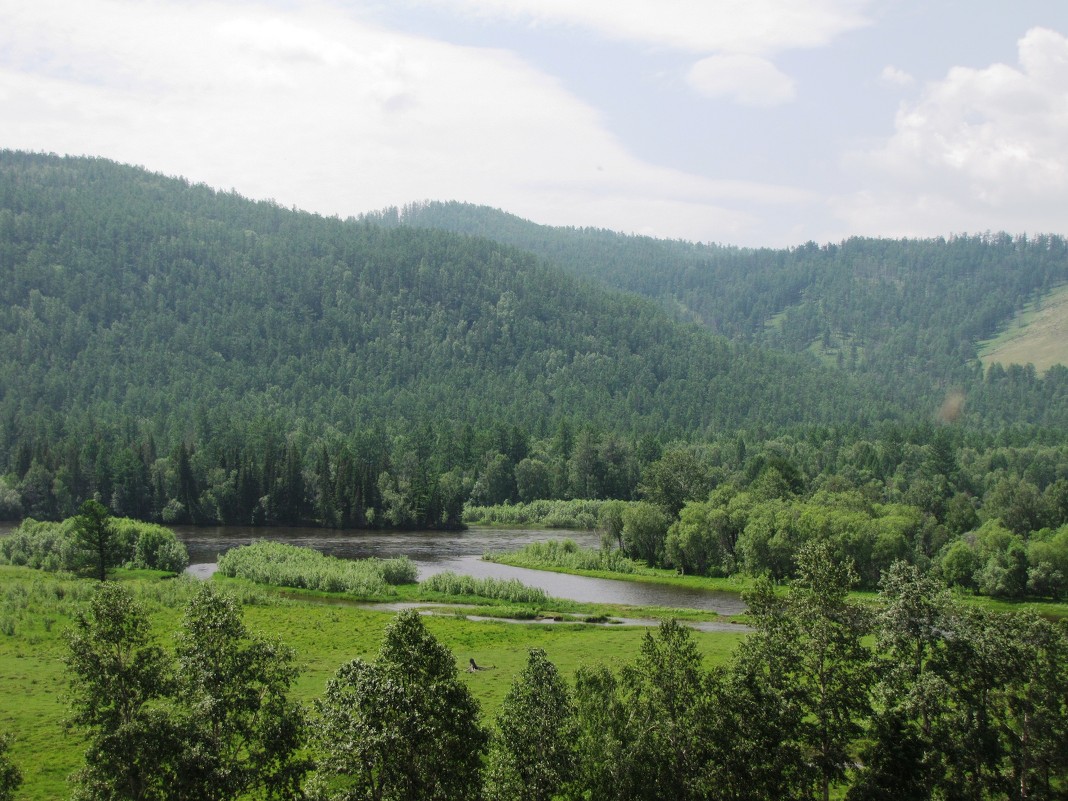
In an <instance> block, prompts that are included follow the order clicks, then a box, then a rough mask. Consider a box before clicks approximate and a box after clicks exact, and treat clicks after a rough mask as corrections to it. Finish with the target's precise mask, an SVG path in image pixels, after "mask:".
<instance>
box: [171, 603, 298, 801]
mask: <svg viewBox="0 0 1068 801" xmlns="http://www.w3.org/2000/svg"><path fill="white" fill-rule="evenodd" d="M175 654H176V657H177V679H176V690H175V698H176V700H177V701H178V702H179V704H180V712H179V715H180V720H181V728H182V733H183V738H184V740H185V744H184V748H183V752H182V759H181V764H180V766H179V769H178V777H177V781H176V784H175V788H174V789H175V793H176V797H180V798H186V799H204V801H226V800H228V799H237V798H241V797H245V796H248V795H254V796H257V797H263V798H296V797H298V796H299V790H300V786H301V782H302V779H303V776H304V774H305V773H306V772H307V770H308V768H309V767H310V764H309V763H308V762H307V760H306V759H305V758H304V757H303V756H302V755H301V754H300V749H301V747H302V746H303V743H304V737H305V712H304V709H303V707H302V706H301V705H300V704H298V703H297V702H295V701H293V700H292V699H291V698H290V697H289V693H290V690H291V688H292V685H293V682H294V680H295V679H296V677H297V674H298V670H297V667H296V665H295V664H294V653H293V651H292V650H291V649H290V648H288V647H286V646H284V645H282V644H281V643H279V642H276V641H272V640H266V639H262V638H260V637H257V636H254V635H252V634H250V633H249V632H248V630H247V629H246V628H245V625H244V623H243V621H242V620H241V614H240V610H239V608H238V605H237V602H236V600H235V599H234V598H233V596H231V595H227V594H224V593H222V592H219V591H218V590H216V589H214V588H213V587H212V586H211V585H210V584H205V585H204V586H203V587H202V588H201V589H200V591H199V592H197V594H196V595H195V596H194V597H193V599H192V600H191V601H190V602H189V605H188V607H187V608H186V612H185V615H184V617H183V620H182V625H181V627H180V629H179V632H178V634H177V636H176V646H175Z"/></svg>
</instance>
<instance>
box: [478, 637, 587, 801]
mask: <svg viewBox="0 0 1068 801" xmlns="http://www.w3.org/2000/svg"><path fill="white" fill-rule="evenodd" d="M575 733H576V729H575V720H574V708H573V706H572V703H571V697H570V693H569V691H568V688H567V684H566V683H565V682H564V679H563V677H562V676H561V675H560V673H559V671H558V670H557V669H556V666H555V665H554V664H553V663H552V662H550V661H549V659H548V658H547V657H546V655H545V651H543V650H542V649H540V648H532V649H531V650H530V652H529V653H528V655H527V664H526V666H525V667H524V668H523V670H522V671H521V672H520V673H519V674H518V675H517V676H516V678H515V679H514V680H513V682H512V686H511V688H510V689H509V690H508V694H507V695H506V696H505V697H504V702H503V703H502V704H501V710H500V712H499V713H498V714H497V730H496V732H495V733H494V736H493V737H492V738H491V740H490V749H489V758H488V760H487V767H486V775H487V778H486V798H488V799H495V800H498V799H499V801H513V800H514V801H551V800H552V799H553V798H554V797H556V796H557V795H558V794H559V793H560V791H561V789H562V788H563V787H564V786H566V785H567V784H568V783H569V782H570V781H571V780H572V778H573V776H574V771H575V761H576V750H575V741H574V738H575Z"/></svg>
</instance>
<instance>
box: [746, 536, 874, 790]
mask: <svg viewBox="0 0 1068 801" xmlns="http://www.w3.org/2000/svg"><path fill="white" fill-rule="evenodd" d="M856 581H857V576H856V573H855V572H854V571H853V569H852V566H851V565H850V564H848V563H843V562H840V561H837V560H836V559H835V558H834V557H833V554H832V551H831V549H830V547H829V545H828V544H827V543H826V542H819V543H815V542H814V543H810V544H807V545H805V546H804V547H802V548H801V549H800V550H799V551H798V579H797V582H796V583H795V585H794V586H793V587H792V588H791V591H790V593H789V594H788V595H786V596H777V595H776V594H774V593H773V592H772V591H771V588H770V586H768V585H767V584H766V583H762V584H761V585H759V586H758V588H757V589H756V590H755V591H754V592H753V593H751V594H749V595H747V596H746V601H747V603H748V604H749V614H750V615H751V617H752V619H753V625H754V627H755V628H756V633H755V634H753V635H752V636H751V637H750V638H749V639H748V640H746V642H745V643H744V644H743V647H742V650H741V664H742V665H743V669H744V670H746V671H749V672H751V673H752V675H753V676H754V677H755V678H756V680H757V681H759V682H762V683H763V684H764V685H765V686H766V687H767V688H769V689H770V690H771V691H772V692H775V693H777V694H778V695H779V698H780V699H781V701H780V703H786V704H790V705H793V706H794V707H795V710H796V711H795V712H794V715H795V717H793V718H792V720H791V725H790V730H789V731H788V732H784V734H785V735H786V736H787V737H788V738H794V739H795V741H796V746H795V747H797V746H800V748H801V749H803V750H804V751H805V752H808V753H810V754H811V768H812V772H813V776H812V781H813V784H814V786H815V787H818V788H819V789H820V791H821V795H822V797H823V798H824V799H826V798H828V795H829V792H830V789H831V787H832V786H833V785H836V784H841V783H843V782H844V780H845V778H846V776H847V773H848V771H849V769H850V767H851V765H852V758H851V755H850V747H851V745H852V743H853V742H854V740H855V739H856V738H857V736H858V735H859V733H860V724H859V721H860V720H862V719H863V718H864V717H865V716H867V714H868V713H869V710H870V698H869V692H870V686H871V672H870V666H869V654H868V651H867V649H866V648H865V647H864V646H863V645H862V644H861V640H862V638H863V637H864V636H865V635H866V634H867V633H868V631H869V621H868V617H867V615H866V613H865V611H864V610H863V609H862V608H860V607H858V606H856V605H855V604H852V603H850V602H849V601H848V600H847V594H848V592H849V590H850V588H851V587H852V586H853V585H854V584H855V583H856ZM797 714H799V715H800V718H798V717H796V715H797ZM798 789H799V790H800V789H801V788H798Z"/></svg>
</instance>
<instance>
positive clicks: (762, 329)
mask: <svg viewBox="0 0 1068 801" xmlns="http://www.w3.org/2000/svg"><path fill="white" fill-rule="evenodd" d="M367 219H373V220H376V221H378V222H380V223H381V224H384V225H395V226H399V225H407V226H412V227H417V228H429V229H439V230H448V231H457V232H463V233H467V234H474V235H478V236H483V237H489V238H492V239H496V240H497V241H500V242H503V243H506V244H509V245H513V246H515V247H519V248H521V249H523V250H526V251H529V252H532V253H537V254H538V255H540V256H542V257H544V258H546V259H548V260H549V261H550V262H552V263H553V264H557V265H559V266H560V267H562V268H564V269H566V270H567V271H568V272H570V273H571V274H573V275H578V276H581V277H584V278H590V279H596V280H598V281H601V282H603V283H604V284H606V285H607V286H610V287H613V288H617V289H623V290H627V291H630V292H635V293H637V294H640V295H643V296H645V297H649V298H652V299H655V300H657V301H659V302H660V303H661V305H662V306H663V307H664V308H666V309H668V310H670V311H672V312H674V313H676V314H678V315H681V316H682V317H684V318H686V319H692V320H695V321H697V322H699V323H700V324H701V325H703V326H704V327H706V328H708V329H710V330H712V331H714V332H716V333H719V334H723V335H724V336H727V337H729V338H730V339H732V340H735V341H746V342H751V343H754V344H760V345H765V346H772V347H775V348H779V349H782V350H785V351H788V352H794V353H799V352H802V351H812V352H814V353H816V354H818V355H819V356H820V358H821V359H822V360H824V361H825V362H829V363H831V364H834V365H836V366H837V367H839V368H840V369H842V370H844V371H846V372H849V373H853V374H856V375H859V376H863V377H864V379H865V380H866V381H869V382H871V383H874V384H876V385H878V386H879V387H880V390H881V391H882V392H884V393H887V394H888V396H889V397H893V398H895V399H896V400H897V401H898V402H899V403H901V404H902V405H905V406H908V405H909V404H910V399H912V400H913V401H915V400H917V399H920V398H923V399H926V400H927V401H928V402H929V403H937V402H938V400H939V395H940V394H941V393H944V391H945V387H947V386H950V387H952V386H956V387H958V388H961V389H963V390H965V391H966V392H967V394H968V396H969V398H970V400H971V402H970V403H969V404H968V407H967V409H966V410H965V415H966V416H968V417H969V418H970V419H971V420H972V421H973V422H974V423H976V424H978V425H984V426H1000V425H1002V424H1003V423H1004V422H1005V421H1007V420H1017V421H1023V422H1031V423H1037V424H1042V425H1061V426H1063V425H1064V424H1065V422H1066V420H1065V411H1064V409H1065V405H1064V400H1065V398H1066V396H1065V385H1066V380H1068V379H1066V376H1065V375H1064V372H1063V371H1058V373H1057V374H1056V375H1054V376H1053V377H1052V381H1050V382H1049V384H1051V385H1047V383H1046V382H1045V381H1044V380H1043V379H1041V378H1038V379H1037V380H1036V376H1035V375H1034V372H1033V371H1032V372H1031V374H1030V375H1029V376H1023V375H1016V376H1013V377H1012V381H1011V384H1012V386H1011V388H1010V386H1009V385H1008V384H1006V383H1004V381H1003V380H1004V379H1005V378H1006V375H1005V371H1003V370H1001V368H997V369H995V371H994V373H993V374H992V378H993V381H992V383H991V384H988V385H984V384H983V381H982V379H983V375H982V373H983V371H982V370H981V368H979V366H978V346H979V343H980V342H981V341H982V340H984V339H987V338H990V337H992V336H993V335H994V334H996V333H997V331H998V330H999V329H1000V328H1002V327H1004V326H1005V325H1007V324H1008V323H1009V321H1010V320H1011V319H1012V317H1013V315H1014V314H1015V313H1016V312H1018V311H1020V310H1022V309H1023V308H1024V307H1025V306H1027V305H1028V304H1030V303H1034V302H1035V301H1038V300H1039V299H1041V297H1042V296H1043V295H1044V294H1045V293H1047V292H1049V291H1050V290H1051V289H1054V288H1056V287H1059V286H1062V285H1064V284H1066V283H1068V242H1066V241H1065V239H1064V238H1063V237H1060V236H1052V235H1038V236H1032V237H1027V236H1010V235H1009V234H1006V233H996V234H990V233H986V234H974V235H962V236H954V237H951V238H949V239H943V238H937V239H928V240H913V239H901V240H887V239H864V238H850V239H847V240H844V241H842V242H840V243H836V244H825V245H817V244H816V243H814V242H808V243H806V244H804V245H801V246H798V247H794V248H788V249H771V248H757V249H749V248H746V249H743V248H734V247H725V246H720V245H708V244H699V243H691V242H682V241H668V240H657V239H652V238H649V237H641V236H627V235H623V234H618V233H615V232H612V231H604V230H595V229H575V228H554V227H549V226H541V225H535V224H534V223H531V222H529V221H526V220H522V219H520V218H518V217H515V216H513V215H510V214H506V213H504V212H501V211H497V210H494V209H489V208H486V207H480V206H473V205H470V204H464V203H438V202H432V203H421V204H412V205H409V206H405V207H404V208H403V209H391V210H389V211H387V212H384V213H381V214H378V215H368V216H367ZM1021 369H1022V368H1021ZM1011 370H1012V368H1010V375H1011ZM1047 378H1048V377H1047ZM1050 395H1053V396H1055V397H1056V398H1057V399H1058V400H1056V401H1053V402H1051V400H1052V399H1051V398H1050V397H1049V396H1050Z"/></svg>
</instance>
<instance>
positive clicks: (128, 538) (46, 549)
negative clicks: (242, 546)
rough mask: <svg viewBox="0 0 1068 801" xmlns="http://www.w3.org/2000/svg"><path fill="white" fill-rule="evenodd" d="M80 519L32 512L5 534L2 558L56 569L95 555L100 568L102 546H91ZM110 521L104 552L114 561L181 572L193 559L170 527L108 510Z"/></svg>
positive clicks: (1, 542) (82, 563)
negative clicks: (38, 516) (54, 519)
mask: <svg viewBox="0 0 1068 801" xmlns="http://www.w3.org/2000/svg"><path fill="white" fill-rule="evenodd" d="M105 511H106V510H105ZM78 521H79V518H68V519H67V520H64V521H63V522H62V523H51V522H47V521H37V520H33V519H31V518H27V519H26V520H24V521H22V523H21V524H20V525H19V527H18V528H17V529H15V531H14V532H13V533H12V534H11V535H10V536H7V537H4V538H3V539H0V564H11V565H26V566H28V567H33V568H36V569H38V570H48V571H51V572H55V571H58V570H65V571H77V570H80V569H82V568H83V567H84V566H85V565H86V564H87V562H90V561H91V562H95V565H96V569H97V571H99V551H98V550H86V547H85V546H84V541H83V540H80V539H79V537H78V534H77V526H78V525H79V523H78ZM106 521H107V523H106V525H107V529H106V532H107V534H108V539H106V540H105V541H104V549H105V550H104V553H105V557H106V562H107V564H108V565H111V566H114V565H117V564H122V565H126V566H128V567H133V568H144V569H150V570H165V571H168V572H171V573H181V572H182V571H183V570H185V568H186V567H187V566H188V565H189V554H188V552H187V551H186V548H185V546H184V545H183V544H182V543H181V542H179V541H178V539H177V538H176V537H175V536H174V532H173V531H171V530H170V529H168V528H164V527H163V526H157V525H154V524H152V523H142V522H140V521H137V520H130V519H128V518H115V517H110V516H108V517H106ZM94 557H95V558H94ZM98 575H99V574H98Z"/></svg>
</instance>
